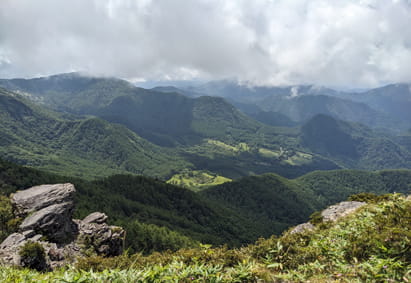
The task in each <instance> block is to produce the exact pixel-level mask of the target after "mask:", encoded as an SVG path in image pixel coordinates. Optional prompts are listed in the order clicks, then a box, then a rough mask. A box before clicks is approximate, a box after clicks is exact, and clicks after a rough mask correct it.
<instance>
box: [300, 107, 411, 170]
mask: <svg viewBox="0 0 411 283" xmlns="http://www.w3.org/2000/svg"><path fill="white" fill-rule="evenodd" d="M301 142H302V144H303V145H304V146H306V147H307V148H309V149H310V150H312V151H313V152H315V153H318V154H321V155H323V156H327V157H328V158H330V159H331V160H333V161H334V162H336V163H337V164H339V165H340V166H343V167H348V168H357V169H368V170H378V169H384V168H385V169H388V168H410V166H411V153H410V152H409V151H408V150H407V149H406V148H404V147H402V146H400V145H398V144H397V143H395V141H394V139H393V138H390V137H389V136H382V135H380V134H376V133H375V132H373V131H372V130H371V129H369V128H367V127H365V126H362V125H360V124H354V123H348V122H343V121H338V120H335V119H334V118H332V117H329V116H326V115H317V116H315V117H314V118H312V119H311V120H309V121H308V122H307V123H306V124H304V125H303V126H302V128H301Z"/></svg>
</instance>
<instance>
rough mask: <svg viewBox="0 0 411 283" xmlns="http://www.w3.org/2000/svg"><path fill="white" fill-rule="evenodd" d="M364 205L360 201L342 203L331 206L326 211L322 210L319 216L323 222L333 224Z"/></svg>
mask: <svg viewBox="0 0 411 283" xmlns="http://www.w3.org/2000/svg"><path fill="white" fill-rule="evenodd" d="M366 204H367V203H365V202H361V201H343V202H340V203H339V204H336V205H332V206H330V207H328V208H327V209H324V210H323V211H322V212H321V216H322V217H323V221H332V222H335V221H337V220H338V219H340V218H341V217H344V216H346V215H348V214H351V213H353V212H354V211H356V210H357V209H358V208H360V207H361V206H363V205H366Z"/></svg>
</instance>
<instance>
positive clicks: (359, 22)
mask: <svg viewBox="0 0 411 283" xmlns="http://www.w3.org/2000/svg"><path fill="white" fill-rule="evenodd" d="M410 25H411V1H410V0H408V1H407V0H380V1H378V0H329V1H325V0H252V1H250V0H207V1H206V0H172V1H171V0H70V1H67V0H35V1H33V0H0V78H13V77H26V78H28V77H37V76H45V75H51V74H57V73H65V72H72V71H81V72H87V73H89V74H92V75H99V76H115V77H120V78H124V79H129V80H133V81H141V80H191V79H201V80H215V79H226V78H230V79H236V80H239V81H241V82H247V83H250V84H256V85H295V84H316V85H324V86H340V87H352V88H354V87H358V88H361V87H375V86H380V85H384V84H387V83H394V82H410V81H411V77H410V75H411V28H410Z"/></svg>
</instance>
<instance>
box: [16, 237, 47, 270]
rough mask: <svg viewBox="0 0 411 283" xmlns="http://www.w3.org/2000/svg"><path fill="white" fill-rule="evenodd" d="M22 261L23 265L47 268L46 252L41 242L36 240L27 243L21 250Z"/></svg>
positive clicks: (32, 267) (38, 268)
mask: <svg viewBox="0 0 411 283" xmlns="http://www.w3.org/2000/svg"><path fill="white" fill-rule="evenodd" d="M19 255H20V263H21V265H22V266H23V267H28V268H31V269H36V270H38V271H45V270H46V269H47V263H46V253H45V251H44V248H43V246H42V245H41V244H39V243H36V242H30V241H29V242H27V243H25V244H24V245H23V246H22V247H21V248H20V251H19Z"/></svg>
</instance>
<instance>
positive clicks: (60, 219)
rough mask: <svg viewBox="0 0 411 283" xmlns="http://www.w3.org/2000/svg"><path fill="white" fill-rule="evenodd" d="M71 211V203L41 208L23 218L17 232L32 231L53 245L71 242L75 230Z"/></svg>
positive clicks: (72, 206)
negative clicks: (50, 241)
mask: <svg viewBox="0 0 411 283" xmlns="http://www.w3.org/2000/svg"><path fill="white" fill-rule="evenodd" d="M73 209H74V204H73V203H72V202H63V203H58V204H53V205H50V206H48V207H45V208H42V209H40V210H39V211H36V212H34V213H33V214H31V215H29V216H28V217H27V218H25V219H24V221H23V223H21V224H20V226H19V231H20V232H23V231H28V230H33V231H35V232H36V233H38V234H42V235H44V236H45V237H46V238H47V239H49V240H52V241H53V242H55V243H63V242H65V241H67V240H71V239H72V237H71V236H72V235H73V233H74V232H75V230H76V229H75V226H74V222H73V221H72V216H73Z"/></svg>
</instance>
